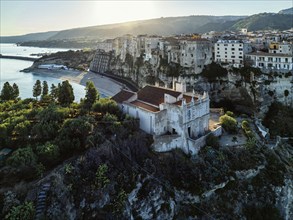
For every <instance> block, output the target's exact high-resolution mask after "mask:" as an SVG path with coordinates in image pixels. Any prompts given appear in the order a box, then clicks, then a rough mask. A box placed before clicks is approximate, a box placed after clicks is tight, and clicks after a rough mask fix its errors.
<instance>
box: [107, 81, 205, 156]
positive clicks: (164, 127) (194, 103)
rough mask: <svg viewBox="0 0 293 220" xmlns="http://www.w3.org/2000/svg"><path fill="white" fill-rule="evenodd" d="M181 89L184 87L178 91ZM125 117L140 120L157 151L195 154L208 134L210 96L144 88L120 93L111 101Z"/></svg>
mask: <svg viewBox="0 0 293 220" xmlns="http://www.w3.org/2000/svg"><path fill="white" fill-rule="evenodd" d="M180 88H184V87H180ZM112 99H113V100H115V101H116V102H117V103H118V105H119V106H120V108H121V109H122V111H123V112H124V113H125V114H129V115H131V116H132V117H135V118H139V119H140V128H141V129H142V130H144V131H145V132H146V133H149V134H151V135H153V137H154V149H155V150H156V151H168V150H171V149H174V148H180V149H182V150H183V151H184V152H185V153H192V154H196V153H197V152H198V151H199V149H200V147H202V146H203V145H204V144H205V143H204V142H202V141H201V142H200V143H199V142H198V139H200V138H201V137H204V136H205V135H206V134H207V132H208V131H209V118H210V115H209V112H210V109H209V103H210V101H209V96H208V94H207V93H204V94H203V95H195V94H192V93H185V92H182V91H175V90H171V89H166V88H161V87H155V86H146V87H144V88H143V89H141V90H140V91H139V92H137V93H133V92H130V91H126V90H122V91H121V92H119V93H118V94H116V95H115V96H113V97H112Z"/></svg>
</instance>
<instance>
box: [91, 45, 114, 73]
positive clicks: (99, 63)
mask: <svg viewBox="0 0 293 220" xmlns="http://www.w3.org/2000/svg"><path fill="white" fill-rule="evenodd" d="M111 57H112V53H111V52H105V51H104V50H97V52H96V54H95V56H94V58H93V60H92V62H91V64H90V71H92V72H96V73H104V72H106V71H107V70H109V66H110V61H111Z"/></svg>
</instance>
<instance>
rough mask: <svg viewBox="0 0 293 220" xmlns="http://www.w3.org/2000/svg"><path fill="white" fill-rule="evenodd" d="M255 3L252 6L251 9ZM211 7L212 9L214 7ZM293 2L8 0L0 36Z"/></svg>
mask: <svg viewBox="0 0 293 220" xmlns="http://www.w3.org/2000/svg"><path fill="white" fill-rule="evenodd" d="M252 4H253V7H252ZM211 5H212V6H213V7H211ZM292 6H293V5H292V1H287V0H282V1H278V2H276V1H270V0H266V1H261V0H259V1H250V0H245V1H244V0H242V1H171V2H170V1H58V3H57V1H16V0H12V1H7V0H1V33H0V36H12V35H22V34H28V33H36V32H46V31H58V30H64V29H71V28H78V27H86V26H95V25H103V24H114V23H122V22H128V21H135V20H144V19H152V18H159V17H176V16H190V15H218V16H222V15H252V14H257V13H263V12H273V13H277V12H278V11H280V10H282V9H286V8H290V7H292Z"/></svg>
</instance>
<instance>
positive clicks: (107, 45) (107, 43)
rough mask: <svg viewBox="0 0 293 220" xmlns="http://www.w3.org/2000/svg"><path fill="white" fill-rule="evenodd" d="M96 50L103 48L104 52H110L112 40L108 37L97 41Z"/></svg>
mask: <svg viewBox="0 0 293 220" xmlns="http://www.w3.org/2000/svg"><path fill="white" fill-rule="evenodd" d="M96 49H97V50H104V51H105V52H110V51H112V50H113V40H111V39H108V40H105V41H103V42H98V43H97V47H96Z"/></svg>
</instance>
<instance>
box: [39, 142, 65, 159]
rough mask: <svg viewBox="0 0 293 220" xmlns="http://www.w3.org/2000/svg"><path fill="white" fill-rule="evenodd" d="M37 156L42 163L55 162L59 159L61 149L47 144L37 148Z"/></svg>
mask: <svg viewBox="0 0 293 220" xmlns="http://www.w3.org/2000/svg"><path fill="white" fill-rule="evenodd" d="M36 151H37V154H38V156H39V157H40V161H45V162H54V161H55V160H57V159H58V157H59V155H60V154H59V147H58V146H57V145H55V144H52V143H50V142H46V143H45V144H43V145H39V146H37V148H36Z"/></svg>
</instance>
